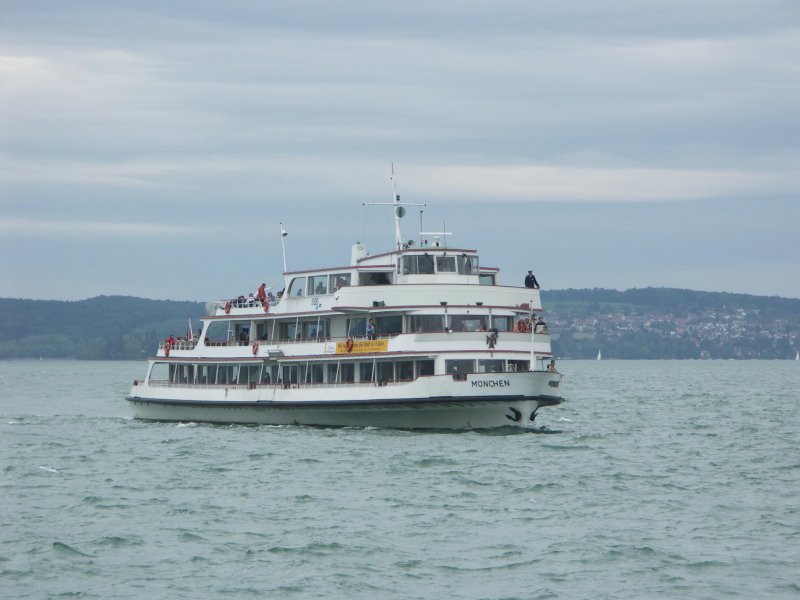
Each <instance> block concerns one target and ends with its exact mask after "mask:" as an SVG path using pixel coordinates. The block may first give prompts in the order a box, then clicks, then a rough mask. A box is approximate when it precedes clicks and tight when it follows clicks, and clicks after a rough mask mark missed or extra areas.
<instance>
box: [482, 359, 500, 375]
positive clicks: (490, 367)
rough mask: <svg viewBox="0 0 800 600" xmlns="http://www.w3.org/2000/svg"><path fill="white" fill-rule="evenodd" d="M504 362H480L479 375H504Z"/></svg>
mask: <svg viewBox="0 0 800 600" xmlns="http://www.w3.org/2000/svg"><path fill="white" fill-rule="evenodd" d="M502 372H503V361H502V360H479V361H478V373H502Z"/></svg>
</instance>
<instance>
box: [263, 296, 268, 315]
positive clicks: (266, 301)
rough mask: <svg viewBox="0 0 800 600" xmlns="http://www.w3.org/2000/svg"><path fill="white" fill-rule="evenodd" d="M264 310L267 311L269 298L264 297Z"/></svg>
mask: <svg viewBox="0 0 800 600" xmlns="http://www.w3.org/2000/svg"><path fill="white" fill-rule="evenodd" d="M264 312H269V298H265V299H264Z"/></svg>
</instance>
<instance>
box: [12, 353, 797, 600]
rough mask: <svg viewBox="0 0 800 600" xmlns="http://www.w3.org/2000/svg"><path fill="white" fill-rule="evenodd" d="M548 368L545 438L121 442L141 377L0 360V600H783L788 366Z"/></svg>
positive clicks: (203, 436) (155, 431) (111, 368)
mask: <svg viewBox="0 0 800 600" xmlns="http://www.w3.org/2000/svg"><path fill="white" fill-rule="evenodd" d="M559 366H560V367H561V369H562V370H563V371H564V372H565V373H566V374H567V379H566V381H565V384H564V385H565V388H564V390H565V393H566V394H567V395H568V398H569V401H568V402H567V403H566V404H564V405H562V406H560V407H554V408H547V409H542V410H541V411H540V416H539V420H540V421H541V424H542V425H545V426H546V427H547V428H549V430H551V431H552V433H549V434H546V435H545V434H541V433H513V432H510V431H509V432H499V433H476V432H463V433H443V432H440V433H420V432H408V431H390V430H378V429H324V428H305V427H252V426H213V425H195V424H175V423H148V422H139V421H133V420H131V419H130V417H129V410H128V407H127V405H126V402H125V401H124V399H123V398H124V395H125V394H126V393H127V391H128V387H129V385H130V382H131V381H132V380H133V379H134V378H141V376H142V375H143V374H144V368H145V366H144V364H143V363H111V362H108V363H93V362H52V361H24V362H22V361H20V362H0V459H1V460H2V478H0V514H1V516H0V597H3V598H47V597H52V598H59V597H69V598H156V597H162V598H167V597H168V598H224V597H232V598H265V597H269V598H311V597H321V598H344V597H346V598H426V599H427V598H487V599H489V598H491V599H509V598H520V599H522V598H524V599H528V598H592V599H598V598H659V597H660V598H678V597H690V598H726V597H734V598H755V597H768V598H798V597H800V568H799V567H798V565H800V447H799V446H800V392H798V390H800V363H796V362H791V361H786V362H732V361H726V362H712V361H703V362H680V361H675V362H638V361H637V362H615V361H602V362H596V361H591V362H588V361H587V362H579V361H574V362H568V361H563V362H562V363H561V364H560V365H559Z"/></svg>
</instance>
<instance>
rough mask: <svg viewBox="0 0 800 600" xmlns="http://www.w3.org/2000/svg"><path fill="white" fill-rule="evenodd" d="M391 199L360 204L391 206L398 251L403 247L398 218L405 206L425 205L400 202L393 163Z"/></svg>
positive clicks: (401, 215) (395, 242)
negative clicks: (389, 200)
mask: <svg viewBox="0 0 800 600" xmlns="http://www.w3.org/2000/svg"><path fill="white" fill-rule="evenodd" d="M390 180H391V182H392V201H391V202H363V203H362V206H391V207H392V208H393V210H394V245H395V248H396V249H397V250H398V251H402V250H403V248H405V243H404V242H403V232H402V231H401V230H400V219H402V218H403V217H405V216H406V209H405V207H406V206H427V205H426V204H417V203H413V202H400V195H399V194H398V193H397V182H396V181H395V179H394V163H392V176H391V178H390Z"/></svg>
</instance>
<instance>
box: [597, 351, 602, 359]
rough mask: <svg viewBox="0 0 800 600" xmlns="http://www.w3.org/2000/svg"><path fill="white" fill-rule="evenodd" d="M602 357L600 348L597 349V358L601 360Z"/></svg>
mask: <svg viewBox="0 0 800 600" xmlns="http://www.w3.org/2000/svg"><path fill="white" fill-rule="evenodd" d="M602 359H603V355H602V353H601V352H600V350H598V351H597V360H602Z"/></svg>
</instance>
